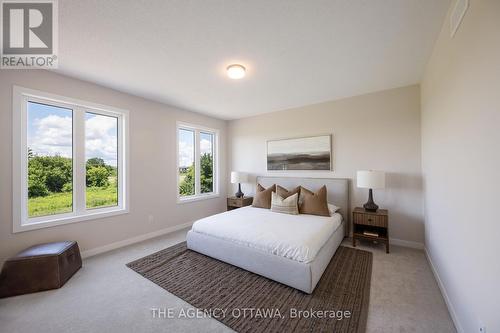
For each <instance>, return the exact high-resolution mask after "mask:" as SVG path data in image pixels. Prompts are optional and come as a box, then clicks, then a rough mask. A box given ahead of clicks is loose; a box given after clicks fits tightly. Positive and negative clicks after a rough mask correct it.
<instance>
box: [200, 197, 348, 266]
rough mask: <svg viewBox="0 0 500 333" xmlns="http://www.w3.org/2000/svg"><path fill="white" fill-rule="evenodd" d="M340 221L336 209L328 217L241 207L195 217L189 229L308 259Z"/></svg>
mask: <svg viewBox="0 0 500 333" xmlns="http://www.w3.org/2000/svg"><path fill="white" fill-rule="evenodd" d="M341 223H342V216H341V215H340V214H338V213H334V214H332V216H331V217H325V216H315V215H306V214H300V215H288V214H281V213H275V212H271V210H269V209H264V208H254V207H243V208H239V209H234V210H231V211H228V212H224V213H221V214H217V215H212V216H209V217H205V218H203V219H201V220H198V221H196V222H195V223H194V224H193V229H192V230H193V231H194V232H199V233H202V234H206V235H209V236H213V237H216V238H220V239H224V240H227V241H232V242H235V243H238V244H240V245H245V246H249V247H252V248H255V249H258V250H261V251H264V252H267V253H272V254H275V255H279V256H283V257H285V258H289V259H293V260H296V261H300V262H304V263H307V262H311V261H313V260H314V258H315V257H316V255H317V254H318V252H319V250H320V249H321V247H322V246H323V245H324V244H325V243H326V241H327V240H328V239H329V238H330V236H331V235H332V234H333V233H334V232H335V231H336V230H337V229H338V227H339V226H340V224H341Z"/></svg>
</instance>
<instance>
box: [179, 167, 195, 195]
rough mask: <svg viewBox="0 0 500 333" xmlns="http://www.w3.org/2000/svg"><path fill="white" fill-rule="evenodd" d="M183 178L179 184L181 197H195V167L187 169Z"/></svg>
mask: <svg viewBox="0 0 500 333" xmlns="http://www.w3.org/2000/svg"><path fill="white" fill-rule="evenodd" d="M181 176H183V177H184V178H182V180H181V182H180V184H179V194H180V195H183V196H184V195H194V165H191V166H190V167H188V168H187V171H186V172H185V173H184V174H181Z"/></svg>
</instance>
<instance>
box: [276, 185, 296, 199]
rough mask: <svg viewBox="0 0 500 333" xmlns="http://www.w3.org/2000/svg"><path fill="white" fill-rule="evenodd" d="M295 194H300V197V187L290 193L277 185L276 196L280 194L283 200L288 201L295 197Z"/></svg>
mask: <svg viewBox="0 0 500 333" xmlns="http://www.w3.org/2000/svg"><path fill="white" fill-rule="evenodd" d="M295 193H298V194H299V196H300V186H297V187H296V188H294V189H293V190H290V191H288V190H287V189H286V188H284V187H281V186H279V185H276V194H278V195H279V196H280V197H282V198H283V199H286V198H288V197H289V196H292V195H294V194H295Z"/></svg>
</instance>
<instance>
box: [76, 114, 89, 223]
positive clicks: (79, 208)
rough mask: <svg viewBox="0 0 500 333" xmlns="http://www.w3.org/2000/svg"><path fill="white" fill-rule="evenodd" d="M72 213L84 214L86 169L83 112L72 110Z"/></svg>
mask: <svg viewBox="0 0 500 333" xmlns="http://www.w3.org/2000/svg"><path fill="white" fill-rule="evenodd" d="M73 112H74V114H73V119H74V120H73V203H74V204H73V211H74V212H75V213H76V214H82V213H85V209H86V207H85V199H86V194H85V191H86V169H85V110H84V109H82V108H80V107H75V108H74V109H73Z"/></svg>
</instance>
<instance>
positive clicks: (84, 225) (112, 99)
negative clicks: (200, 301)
mask: <svg viewBox="0 0 500 333" xmlns="http://www.w3.org/2000/svg"><path fill="white" fill-rule="evenodd" d="M13 85H19V86H23V87H27V88H32V89H38V90H42V91H46V92H50V93H54V94H59V95H63V96H68V97H72V98H77V99H81V100H85V101H90V102H95V103H99V104H105V105H110V106H114V107H118V108H122V109H127V110H129V111H130V213H129V214H127V215H119V216H115V217H110V218H105V219H99V220H93V221H85V222H79V223H73V224H69V225H63V226H56V227H51V228H45V229H39V230H35V231H27V232H22V233H16V234H13V233H12V86H13ZM176 121H184V122H190V123H194V124H202V125H204V126H207V127H212V128H216V129H219V130H220V152H221V154H220V157H221V158H220V162H221V163H220V167H221V169H220V171H221V172H220V175H221V183H220V184H221V196H220V197H219V198H216V199H211V200H205V201H199V202H193V203H186V204H177V203H176V193H177V192H176V191H177V189H176V179H175V177H176V153H175V152H176V149H175V145H176V135H175V133H176ZM226 125H227V124H226V122H225V121H222V120H217V119H214V118H210V117H205V116H202V115H199V114H196V113H192V112H189V111H184V110H179V109H177V108H174V107H171V106H168V105H164V104H159V103H154V102H151V101H148V100H145V99H142V98H139V97H134V96H131V95H127V94H123V93H119V92H117V91H114V90H111V89H107V88H104V87H101V86H98V85H95V84H91V83H88V82H84V81H79V80H75V79H72V78H69V77H65V76H61V75H58V74H55V73H52V72H48V71H43V70H30V71H27V70H0V142H1V144H0V156H1V161H0V182H1V186H0V262H1V261H3V260H5V258H7V257H9V256H11V255H13V254H15V253H16V252H17V251H19V250H21V249H23V248H25V247H28V246H31V245H34V244H36V243H42V242H50V241H57V240H64V239H74V240H77V241H78V243H79V245H80V248H81V249H82V250H92V249H95V248H97V247H101V246H105V245H108V244H110V243H113V242H118V241H121V240H124V239H128V238H131V237H136V236H140V235H144V234H147V233H150V232H154V231H157V230H161V229H164V228H168V227H171V226H175V225H179V224H182V223H186V222H191V221H194V220H195V219H197V218H200V217H203V216H207V215H211V214H214V213H218V212H221V211H223V210H225V200H226V186H225V184H226V174H227V172H226V170H227V169H226V159H225V155H226V154H225V153H226V145H225V143H226ZM150 214H151V215H153V216H154V221H153V222H148V215H150Z"/></svg>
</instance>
